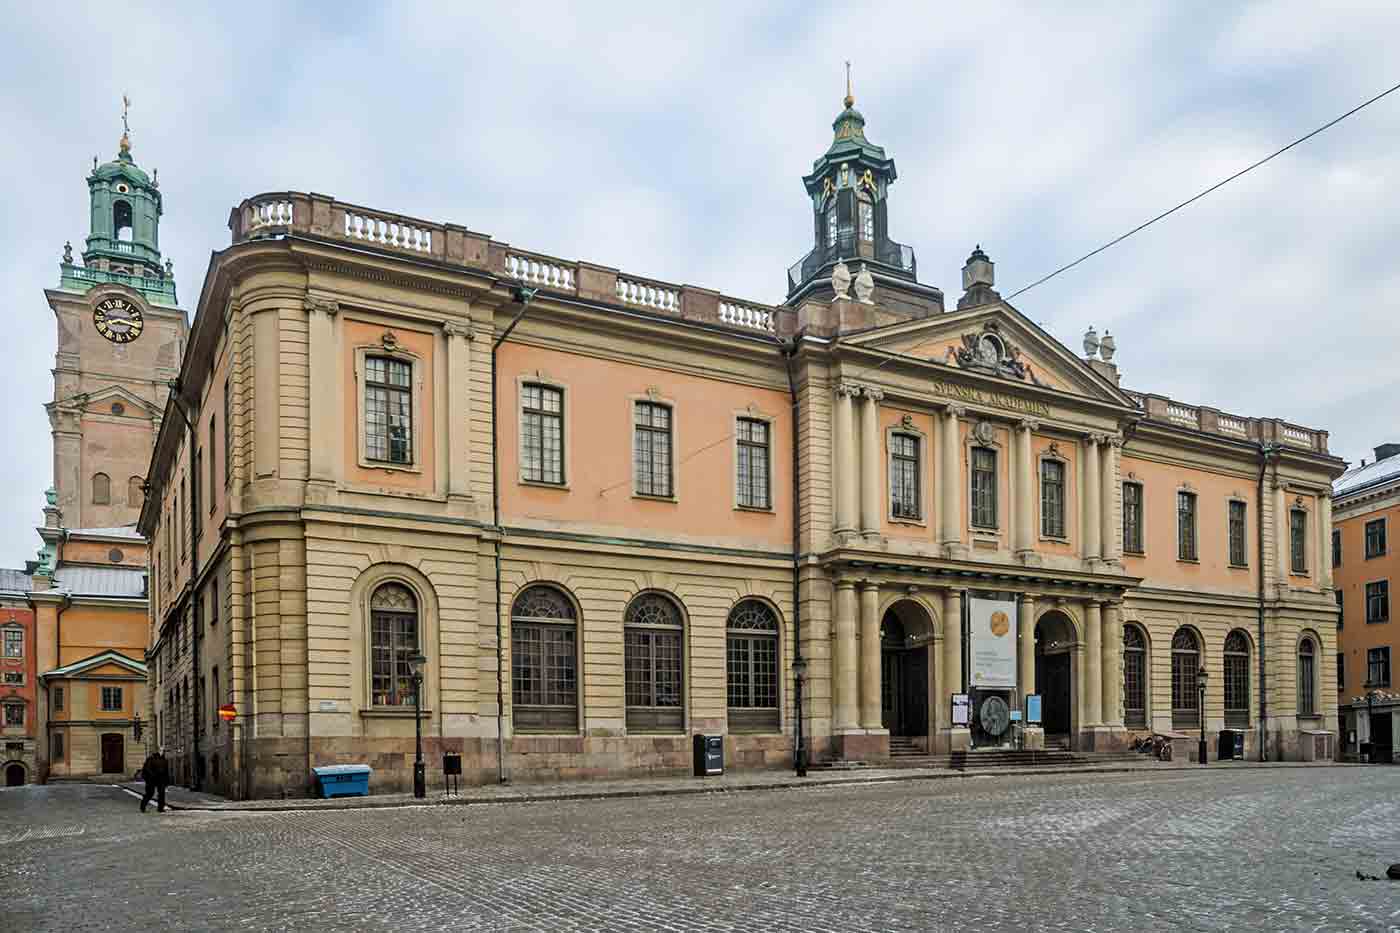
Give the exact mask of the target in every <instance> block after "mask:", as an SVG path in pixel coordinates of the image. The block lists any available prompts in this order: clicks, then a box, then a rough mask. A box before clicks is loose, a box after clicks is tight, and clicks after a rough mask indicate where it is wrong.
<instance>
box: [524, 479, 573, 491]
mask: <svg viewBox="0 0 1400 933" xmlns="http://www.w3.org/2000/svg"><path fill="white" fill-rule="evenodd" d="M517 482H518V483H519V484H520V485H521V486H534V487H535V488H536V489H558V490H562V491H564V492H568V491H569V484H568V483H546V482H545V481H544V480H542V479H526V478H525V477H523V476H522V477H520V478H519V479H518V480H517Z"/></svg>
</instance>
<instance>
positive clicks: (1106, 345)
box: [1099, 328, 1118, 363]
mask: <svg viewBox="0 0 1400 933" xmlns="http://www.w3.org/2000/svg"><path fill="white" fill-rule="evenodd" d="M1117 350H1118V344H1117V343H1115V342H1114V340H1113V335H1112V334H1110V333H1109V332H1108V328H1104V332H1103V339H1102V340H1100V341H1099V353H1100V354H1102V355H1103V361H1104V362H1105V363H1112V362H1113V354H1114V353H1115V352H1117Z"/></svg>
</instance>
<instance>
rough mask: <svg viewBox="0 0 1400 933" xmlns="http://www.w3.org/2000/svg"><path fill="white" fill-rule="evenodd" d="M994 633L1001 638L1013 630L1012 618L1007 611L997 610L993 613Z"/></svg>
mask: <svg viewBox="0 0 1400 933" xmlns="http://www.w3.org/2000/svg"><path fill="white" fill-rule="evenodd" d="M991 629H992V634H993V635H995V636H996V637H998V638H1000V637H1002V636H1003V635H1005V634H1006V633H1007V632H1009V631H1011V618H1010V617H1009V616H1007V614H1006V613H1004V612H1002V611H1000V610H997V611H996V612H994V613H992V624H991Z"/></svg>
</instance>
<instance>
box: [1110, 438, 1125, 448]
mask: <svg viewBox="0 0 1400 933" xmlns="http://www.w3.org/2000/svg"><path fill="white" fill-rule="evenodd" d="M1108 443H1109V446H1110V447H1116V448H1118V449H1119V450H1122V449H1123V444H1124V443H1125V441H1124V440H1123V435H1121V434H1110V435H1109V437H1108Z"/></svg>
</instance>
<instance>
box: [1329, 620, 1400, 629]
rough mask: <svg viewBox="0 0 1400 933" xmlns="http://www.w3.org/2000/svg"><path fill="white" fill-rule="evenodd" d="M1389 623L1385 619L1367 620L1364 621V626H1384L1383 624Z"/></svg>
mask: <svg viewBox="0 0 1400 933" xmlns="http://www.w3.org/2000/svg"><path fill="white" fill-rule="evenodd" d="M1389 621H1390V619H1389V618H1385V619H1367V620H1366V624H1367V625H1385V624H1386V623H1387V622H1389ZM1337 627H1338V628H1341V626H1340V625H1339V626H1337Z"/></svg>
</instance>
